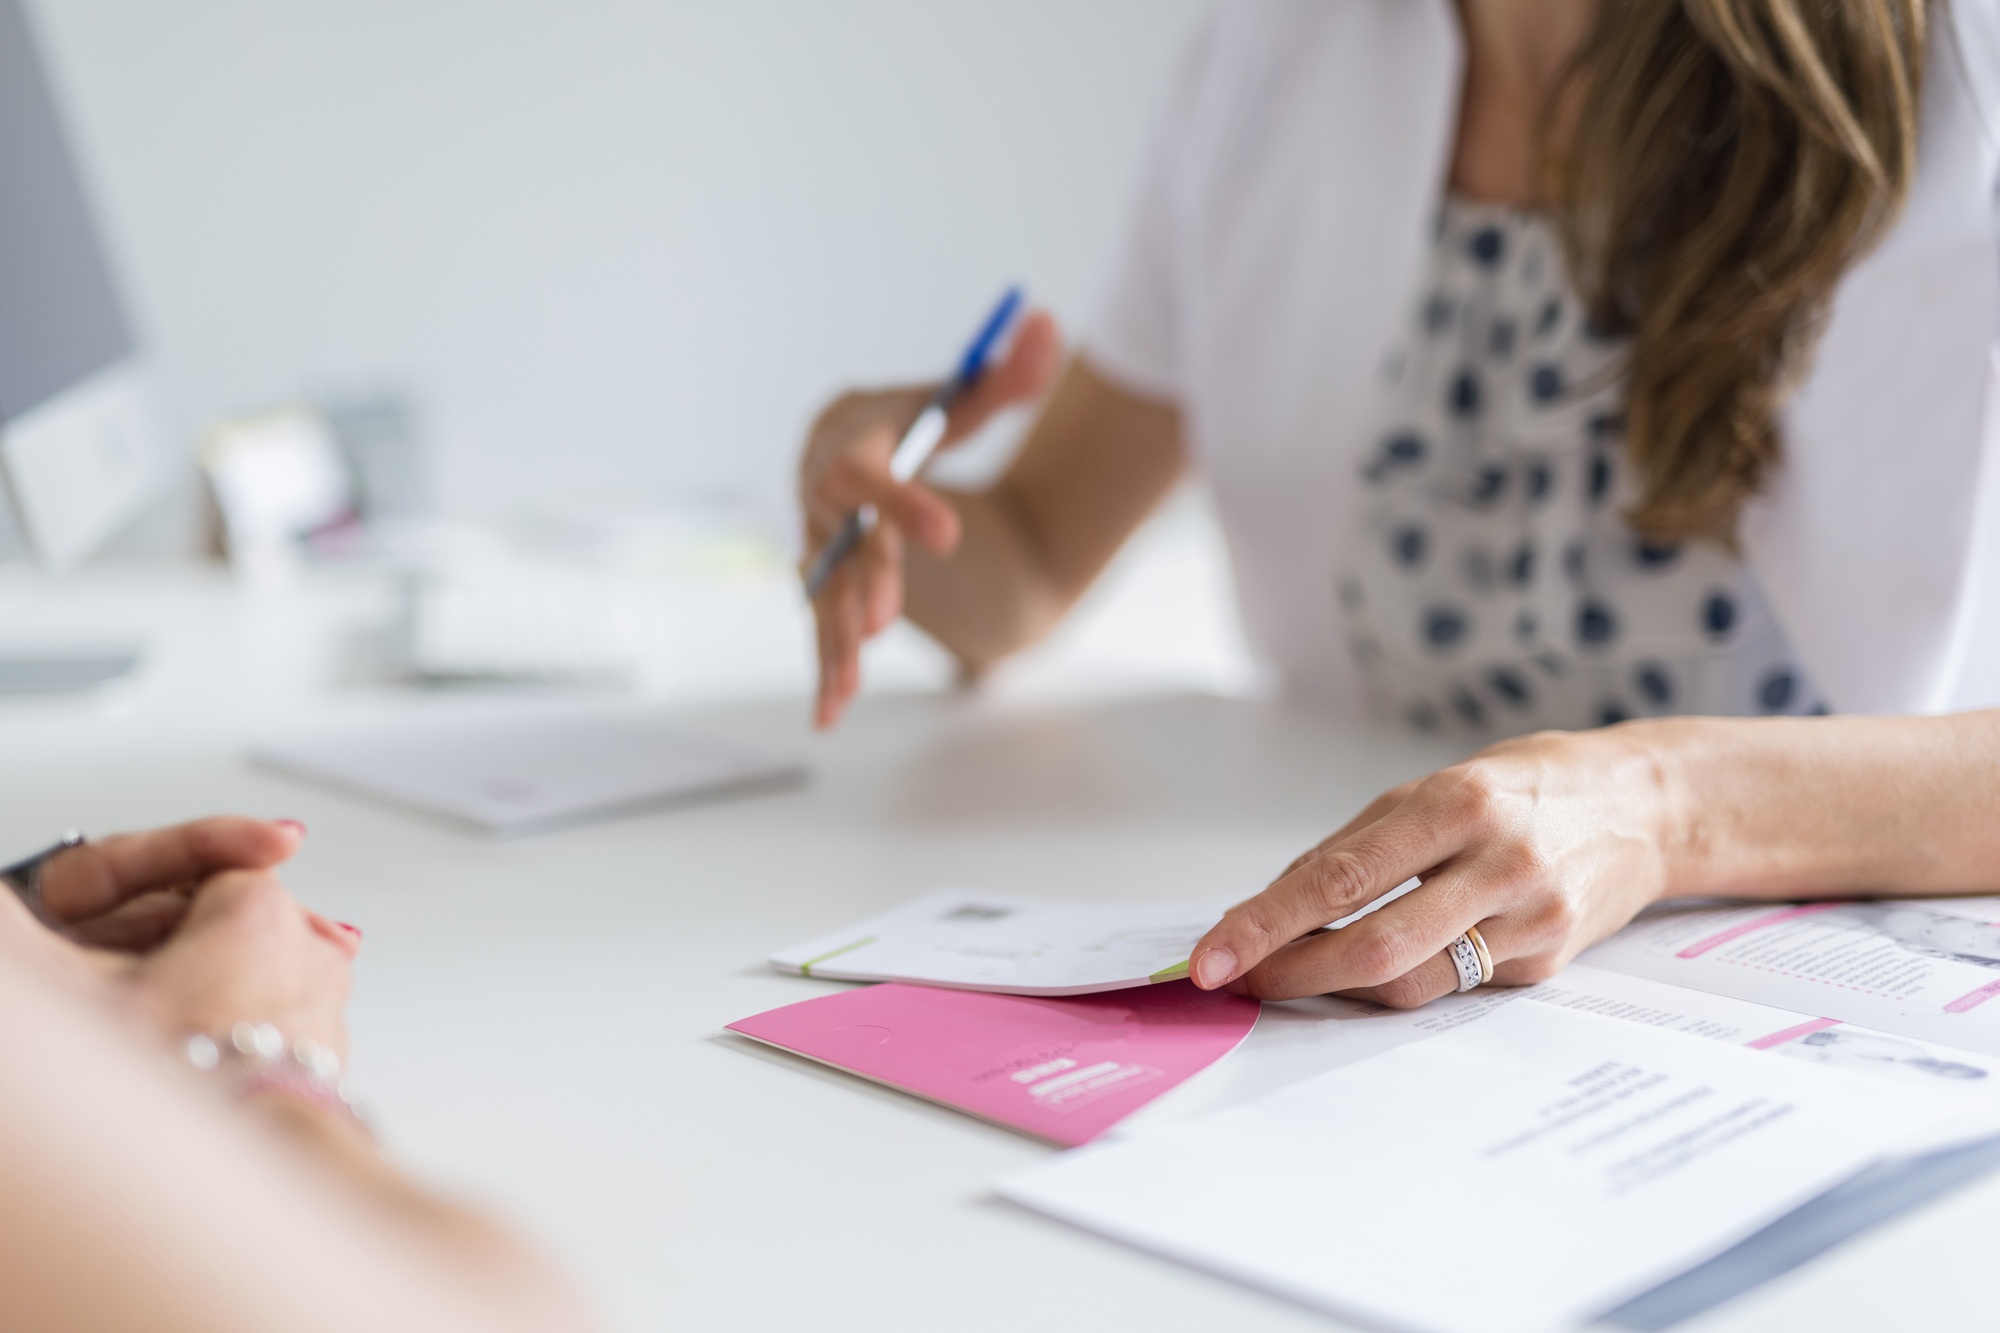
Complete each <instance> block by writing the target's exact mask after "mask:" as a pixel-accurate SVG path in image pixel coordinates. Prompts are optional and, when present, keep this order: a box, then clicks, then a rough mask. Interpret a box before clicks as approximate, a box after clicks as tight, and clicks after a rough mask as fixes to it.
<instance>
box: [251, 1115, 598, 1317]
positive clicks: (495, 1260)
mask: <svg viewBox="0 0 2000 1333" xmlns="http://www.w3.org/2000/svg"><path fill="white" fill-rule="evenodd" d="M246 1105H247V1107H248V1108H249V1109H250V1110H251V1111H252V1112H253V1113H254V1114H257V1115H259V1116H261V1117H262V1118H263V1119H264V1121H265V1122H266V1123H267V1124H269V1125H270V1126H272V1127H273V1128H274V1129H276V1130H277V1131H278V1132H279V1134H280V1135H281V1136H282V1137H284V1138H285V1139H287V1140H288V1141H290V1142H291V1143H292V1144H293V1146H294V1147H296V1148H298V1149H299V1150H300V1151H301V1152H302V1153H303V1154H304V1155H305V1156H306V1157H307V1158H309V1159H310V1160H311V1161H312V1162H313V1164H314V1165H315V1166H317V1167H318V1168H320V1169H321V1170H323V1171H325V1172H326V1173H327V1174H329V1175H330V1176H332V1177H334V1179H335V1180H336V1181H337V1183H338V1184H340V1185H341V1186H343V1187H345V1188H347V1189H349V1190H350V1191H351V1192H353V1193H354V1194H355V1195H357V1196H358V1197H359V1198H360V1200H361V1202H362V1203H363V1205H364V1206H365V1207H367V1208H369V1209H371V1210H373V1211H375V1212H377V1213H379V1214H380V1216H381V1217H382V1220H383V1224H384V1226H385V1227H387V1228H393V1229H394V1230H395V1231H397V1232H399V1233H401V1235H402V1238H403V1240H402V1247H403V1248H404V1249H405V1250H406V1251H407V1252H413V1253H414V1252H422V1253H427V1254H428V1255H429V1256H430V1258H431V1259H432V1261H433V1264H434V1266H435V1267H436V1268H437V1269H439V1270H452V1271H455V1272H456V1273H457V1274H458V1275H459V1277H460V1279H461V1281H462V1283H463V1286H464V1289H466V1290H468V1291H478V1292H480V1293H482V1295H483V1296H484V1297H485V1298H486V1299H487V1300H488V1301H489V1302H490V1303H491V1304H492V1305H493V1306H494V1308H495V1310H496V1311H498V1312H504V1314H505V1316H506V1323H505V1325H504V1326H505V1327H511V1328H522V1329H536V1330H541V1329H549V1330H556V1329H577V1330H582V1329H585V1328H589V1327H591V1326H592V1324H593V1321H592V1319H591V1317H590V1316H589V1314H588V1312H587V1311H586V1310H585V1309H584V1307H583V1305H582V1303H581V1301H580V1300H579V1298H578V1296H577V1294H576V1291H575V1289H574V1288H573V1287H571V1286H570V1284H569V1282H568V1281H567V1280H566V1279H565V1278H564V1277H563V1275H562V1274H561V1273H560V1272H559V1271H558V1270H557V1269H556V1268H555V1267H554V1266H553V1265H552V1264H550V1263H549V1262H548V1261H547V1260H546V1259H544V1258H543V1257H542V1256H541V1255H540V1254H538V1253H537V1252H536V1251H534V1250H533V1249H532V1248H530V1247H529V1246H528V1245H526V1244H524V1243H523V1242H522V1241H521V1240H520V1239H519V1238H517V1237H516V1236H514V1235H513V1234H512V1233H511V1232H509V1231H507V1230H506V1229H505V1228H503V1227H501V1226H499V1225H497V1224H496V1223H494V1222H492V1221H491V1220H489V1219H488V1218H486V1217H483V1216H481V1215H480V1214H478V1213H476V1212H473V1211H472V1210H470V1209H467V1208H463V1207H460V1206H459V1205H456V1204H453V1203H449V1202H447V1201H445V1200H443V1199H440V1198H438V1197H437V1196H436V1195H433V1194H430V1193H428V1192H426V1191H425V1190H423V1189H421V1188H419V1187H418V1186H417V1185H416V1184H415V1183H414V1182H412V1181H411V1180H410V1179H409V1178H408V1177H407V1176H405V1175H403V1174H402V1173H401V1172H400V1171H398V1170H396V1169H395V1167H393V1166H391V1165H390V1164H389V1163H388V1162H387V1161H385V1160H384V1159H383V1157H382V1155H381V1154H380V1153H379V1152H378V1151H377V1150H376V1147H375V1144H374V1141H373V1140H372V1139H371V1138H370V1137H369V1136H368V1134H367V1133H366V1131H365V1130H363V1129H362V1128H361V1126H360V1125H359V1124H358V1123H356V1122H355V1121H353V1119H352V1117H350V1116H345V1115H342V1114H338V1113H334V1112H330V1111H329V1110H327V1109H326V1108H324V1107H321V1106H319V1105H318V1104H316V1103H314V1102H312V1101H308V1100H305V1099H301V1098H298V1097H294V1096H290V1095H287V1094H285V1093H282V1092H260V1093H257V1094H255V1095H253V1096H251V1097H250V1098H249V1099H248V1100H247V1102H246Z"/></svg>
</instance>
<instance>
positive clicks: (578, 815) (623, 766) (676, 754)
mask: <svg viewBox="0 0 2000 1333" xmlns="http://www.w3.org/2000/svg"><path fill="white" fill-rule="evenodd" d="M252 758H253V759H255V760H256V761H257V762H259V763H262V764H265V765H268V766H269V767H272V768H277V769H282V770H284V771H285V772H288V773H295V774H298V775H300V776H303V777H308V778H314V779H317V780H319V781H321V782H326V783H329V784H331V785H333V786H336V787H341V788H344V789H346V790H348V791H353V792H358V793H360V794H361V795H364V796H372V797H376V798H378V799H380V800H384V801H390V802H393V803H395V804H397V805H403V806H409V807H411V808H413V809H417V810H422V811H428V812H430V813H432V814H437V815H443V816H445V817H446V818H449V819H454V820H458V821H461V822H463V823H467V824H471V825H474V826H476V827H478V828H480V829H483V830H485V831H486V832H489V833H493V834H496V835H499V836H502V837H508V836H513V835H518V834H523V833H535V832H540V831H542V830H544V829H549V828H555V827H559V826H562V825H565V824H574V823H580V822H583V821H586V820H591V819H607V818H612V817H615V816H618V815H626V814H636V813H638V812H640V811H644V810H649V809H656V808H659V807H662V806H667V805H676V804H685V803H691V802H695V801H700V800H709V799H715V798H719V797H723V796H728V795H735V794H739V793H746V792H750V791H755V790H761V789H764V788H769V787H774V786H781V785H789V784H792V783H796V782H798V781H801V780H803V778H804V777H805V770H804V768H803V767H802V766H801V765H799V764H798V763H797V762H796V761H794V760H791V759H787V758H783V757H780V756H776V755H771V754H766V753H764V752H762V751H759V750H754V749H751V748H748V747H745V746H741V745H737V744H734V743H731V742H726V741H718V740H712V739H710V738H707V737H703V736H697V735H692V734H690V733H688V732H686V731H683V730H681V729H680V728H678V727H676V726H672V725H669V724H667V723H664V722H662V721H660V720H658V719H655V718H651V717H648V716H645V715H643V714H634V713H630V712H613V711H608V710H604V709H584V708H546V707H538V708H533V709H524V708H518V707H516V708H506V709H502V708H488V709H481V710H478V711H454V712H452V713H450V714H446V715H433V716H413V717H407V718H398V719H395V720H393V721H387V722H378V723H372V724H369V725H366V726H358V727H351V728H346V729H342V730H339V731H328V732H322V733H318V734H315V735H310V736H300V737H295V738H292V739H289V740H284V741H279V742H276V743H273V744H269V745H265V746H263V747H261V748H259V749H258V750H256V751H254V752H253V754H252Z"/></svg>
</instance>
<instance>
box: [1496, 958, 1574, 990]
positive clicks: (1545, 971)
mask: <svg viewBox="0 0 2000 1333" xmlns="http://www.w3.org/2000/svg"><path fill="white" fill-rule="evenodd" d="M1560 971H1562V966H1561V964H1560V963H1558V962H1557V961H1556V959H1554V958H1553V957H1550V956H1548V955H1546V954H1543V955H1537V956H1535V957H1533V958H1517V959H1515V960H1514V961H1513V963H1512V964H1511V965H1509V967H1508V968H1507V972H1508V978H1507V980H1508V984H1510V985H1515V986H1539V985H1541V984H1542V983H1543V982H1544V981H1547V980H1549V979H1550V978H1551V977H1553V976H1555V974H1556V973H1558V972H1560Z"/></svg>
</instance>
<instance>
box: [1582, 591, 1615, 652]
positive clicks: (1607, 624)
mask: <svg viewBox="0 0 2000 1333" xmlns="http://www.w3.org/2000/svg"><path fill="white" fill-rule="evenodd" d="M1617 637H1618V613H1617V612H1615V611H1613V610H1612V609H1611V608H1610V607H1608V606H1606V605H1605V604H1604V603H1602V602H1599V601H1595V600H1593V601H1588V602H1585V603H1584V604H1583V605H1582V606H1579V607H1578V608H1577V609H1576V638H1577V642H1578V643H1581V644H1582V645H1583V646H1584V647H1586V648H1602V647H1604V646H1605V645H1606V644H1608V643H1610V642H1611V641H1612V640H1614V639H1616V638H1617Z"/></svg>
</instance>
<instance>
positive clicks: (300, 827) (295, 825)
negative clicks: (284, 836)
mask: <svg viewBox="0 0 2000 1333" xmlns="http://www.w3.org/2000/svg"><path fill="white" fill-rule="evenodd" d="M271 822H272V823H273V824H276V825H278V827H280V828H288V829H290V830H291V831H292V832H294V833H296V834H298V835H299V836H300V837H301V838H303V837H305V836H306V826H305V824H304V823H302V822H301V821H299V820H296V819H274V820H272V821H271Z"/></svg>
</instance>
